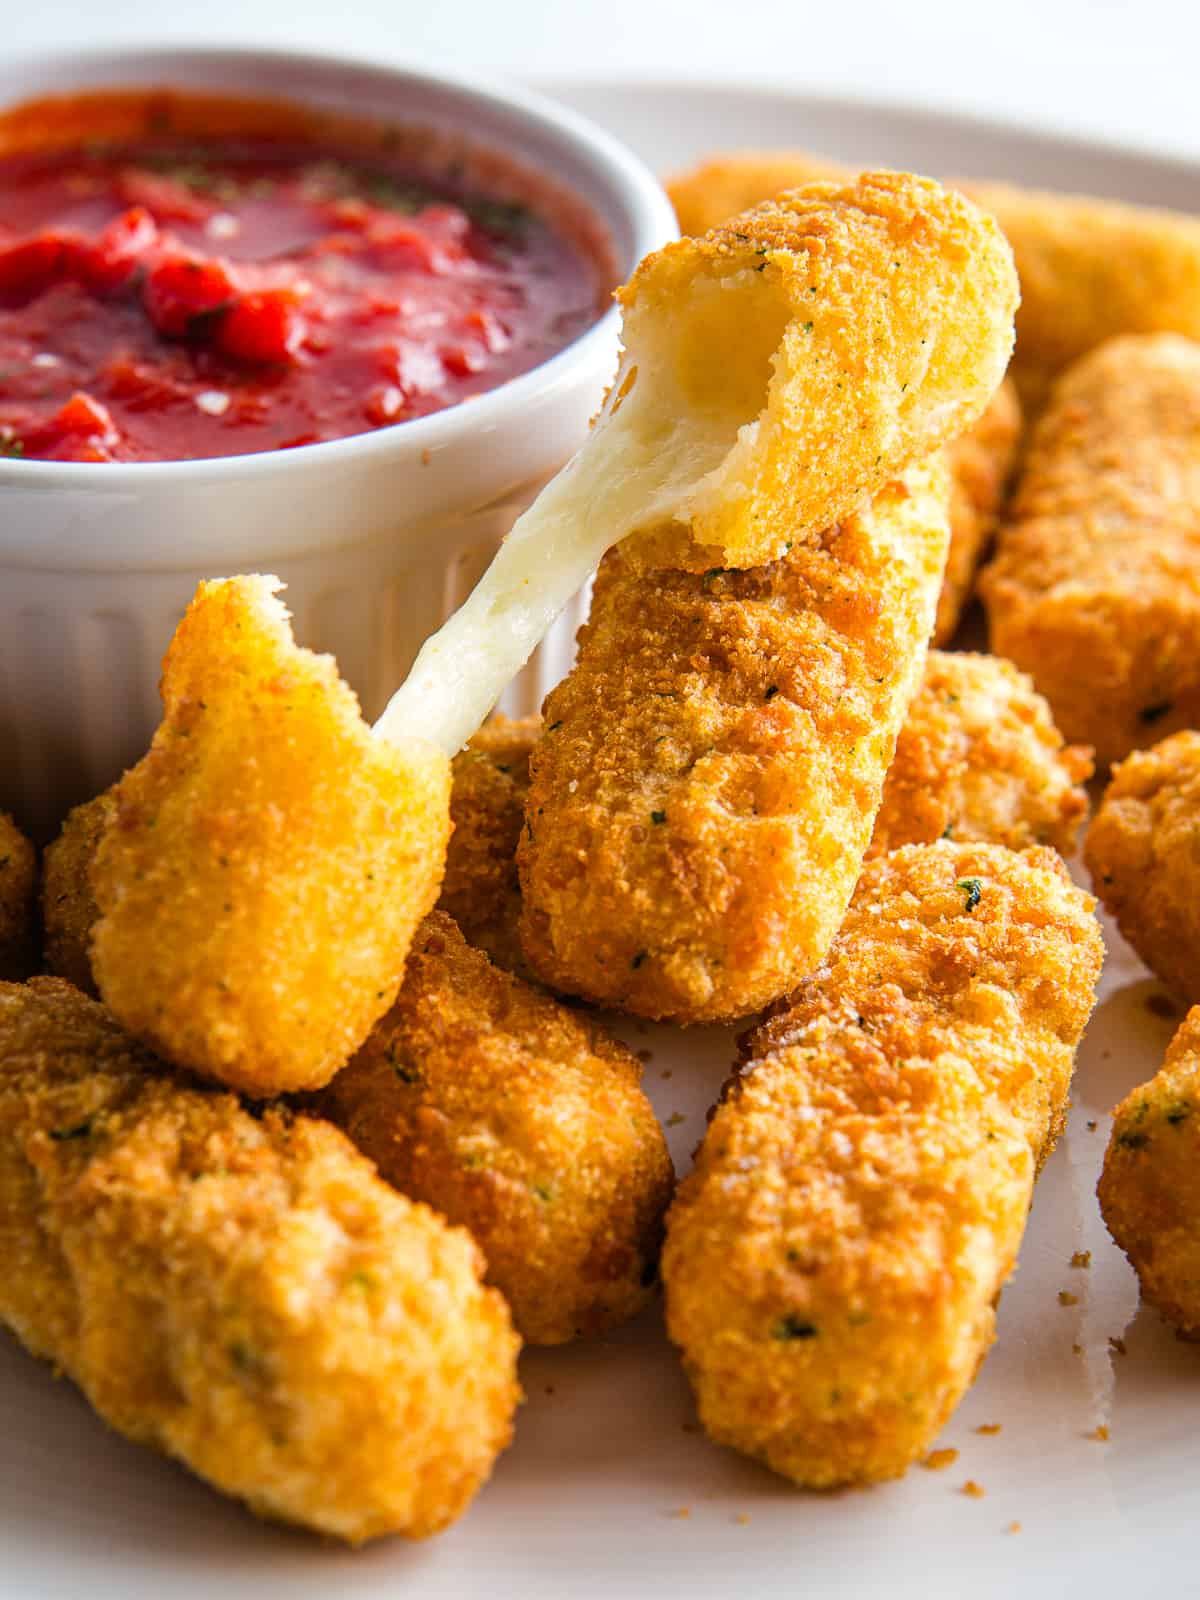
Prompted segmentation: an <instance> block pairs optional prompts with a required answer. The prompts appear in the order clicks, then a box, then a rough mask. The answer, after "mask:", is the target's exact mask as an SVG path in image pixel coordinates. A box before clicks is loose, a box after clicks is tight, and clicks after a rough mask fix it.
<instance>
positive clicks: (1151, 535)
mask: <svg viewBox="0 0 1200 1600" xmlns="http://www.w3.org/2000/svg"><path fill="white" fill-rule="evenodd" d="M980 592H981V593H982V595H983V600H984V604H985V605H986V607H987V612H988V622H989V627H990V632H991V645H992V648H993V649H994V650H995V651H996V652H997V654H999V655H1005V656H1008V657H1009V658H1010V659H1011V660H1013V661H1015V662H1016V664H1017V665H1018V666H1019V667H1021V668H1023V669H1024V670H1025V671H1026V672H1028V673H1029V674H1030V675H1031V676H1032V678H1033V680H1034V682H1035V683H1036V684H1037V686H1038V689H1039V690H1040V691H1041V692H1042V694H1044V695H1045V696H1046V698H1047V700H1049V702H1050V704H1051V706H1052V707H1053V708H1054V716H1055V721H1056V722H1057V723H1058V725H1059V727H1060V728H1061V729H1062V731H1063V733H1064V734H1065V735H1066V737H1067V738H1068V739H1071V740H1073V741H1076V742H1078V743H1081V744H1090V745H1092V746H1093V748H1094V749H1095V752H1096V760H1097V763H1098V764H1099V765H1101V766H1107V765H1109V764H1110V763H1111V762H1113V761H1119V760H1121V758H1122V757H1123V756H1126V755H1128V754H1129V752H1130V751H1131V750H1134V749H1137V748H1138V747H1140V746H1143V745H1147V744H1150V743H1151V742H1152V741H1153V740H1155V739H1158V738H1161V737H1162V735H1163V734H1164V733H1170V732H1173V731H1174V729H1175V728H1178V727H1181V726H1182V727H1187V726H1189V725H1191V724H1192V723H1194V722H1196V721H1198V720H1200V345H1196V344H1192V343H1191V342H1190V341H1189V340H1187V339H1181V338H1178V337H1176V336H1175V335H1174V334H1154V335H1135V336H1131V337H1129V338H1123V339H1114V340H1111V341H1110V342H1109V343H1108V344H1105V345H1102V346H1101V347H1100V348H1099V349H1098V350H1096V351H1094V352H1093V353H1092V354H1091V355H1089V356H1085V357H1084V359H1083V360H1082V361H1080V362H1079V363H1078V364H1077V365H1076V366H1074V367H1072V368H1071V370H1070V371H1069V372H1067V373H1066V374H1065V375H1064V376H1063V378H1062V379H1061V380H1060V381H1059V383H1058V384H1057V386H1056V387H1055V391H1054V394H1053V397H1052V398H1051V401H1050V404H1049V406H1048V407H1047V409H1046V411H1045V413H1044V414H1043V416H1042V417H1041V419H1040V421H1039V422H1038V424H1037V425H1036V427H1035V428H1034V430H1033V434H1032V437H1031V440H1030V444H1029V450H1028V453H1027V455H1026V458H1025V465H1024V470H1023V472H1022V474H1021V477H1020V480H1019V482H1018V484H1017V488H1016V493H1015V495H1014V497H1013V500H1012V503H1011V505H1010V507H1009V511H1008V515H1007V517H1006V520H1005V522H1004V524H1003V526H1002V527H1001V529H1000V537H999V541H998V544H997V550H996V557H995V560H994V561H993V562H992V563H991V565H990V566H988V567H986V568H985V569H984V572H983V575H982V577H981V579H980Z"/></svg>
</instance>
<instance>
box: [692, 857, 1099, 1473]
mask: <svg viewBox="0 0 1200 1600" xmlns="http://www.w3.org/2000/svg"><path fill="white" fill-rule="evenodd" d="M1091 904H1092V902H1091V900H1090V898H1089V897H1088V896H1087V895H1085V894H1084V893H1083V892H1082V891H1081V890H1079V889H1078V888H1076V887H1075V886H1074V885H1073V884H1072V883H1071V881H1070V878H1069V877H1068V875H1067V873H1066V871H1065V869H1064V868H1063V866H1062V864H1061V862H1060V861H1059V858H1058V857H1057V856H1056V855H1054V854H1053V852H1051V851H1049V850H1044V849H1038V850H1031V851H1027V852H1025V853H1023V854H1020V855H1018V854H1016V853H1014V852H1012V851H1009V850H1006V849H1004V848H1003V847H1001V846H994V845H993V846H988V845H956V844H952V843H949V842H943V843H939V844H933V845H916V846H909V847H906V848H904V849H901V850H898V851H894V852H893V853H892V854H891V855H888V856H884V857H881V858H879V859H878V860H876V861H874V862H872V863H871V864H869V865H868V866H867V867H866V869H865V870H864V872H863V876H862V881H861V883H860V885H859V887H858V890H857V892H856V894H855V898H854V903H853V905H852V907H851V909H850V912H849V914H848V916H847V918H846V922H845V924H844V926H843V928H842V931H841V932H840V934H839V935H838V938H837V940H836V941H835V943H834V946H833V948H832V950H831V951H830V954H829V959H828V961H827V962H826V964H825V965H824V966H823V967H822V968H821V969H820V970H819V971H818V972H817V973H816V974H814V976H813V977H811V978H810V979H808V980H807V981H806V982H805V983H804V984H802V985H801V987H800V989H799V990H798V991H797V993H796V994H795V995H794V996H793V997H792V998H791V1000H790V1001H789V1003H788V1004H787V1005H786V1006H784V1007H783V1008H782V1009H781V1010H780V1012H779V1013H778V1014H777V1015H775V1016H774V1017H772V1018H771V1019H770V1020H769V1021H767V1022H766V1023H765V1024H764V1025H763V1026H761V1027H760V1028H759V1029H757V1030H756V1031H755V1032H754V1033H753V1034H751V1035H750V1036H749V1037H748V1040H747V1042H746V1044H745V1047H744V1060H743V1062H742V1065H741V1067H740V1068H739V1070H738V1072H737V1073H736V1075H735V1076H734V1078H733V1079H732V1080H731V1082H730V1083H729V1084H728V1085H727V1087H726V1091H725V1094H724V1096H723V1099H722V1102H721V1104H720V1105H719V1107H718V1109H717V1111H716V1113H715V1115H714V1116H713V1118H712V1121H711V1123H710V1126H709V1129H708V1132H707V1134H706V1135H705V1138H704V1142H703V1144H702V1145H701V1147H700V1150H699V1152H698V1154H697V1159H696V1166H695V1169H694V1171H693V1172H692V1174H691V1175H690V1176H689V1177H687V1178H686V1179H684V1181H683V1183H682V1184H681V1185H680V1187H679V1190H678V1192H677V1195H676V1199H675V1202H674V1204H673V1205H672V1207H671V1211H670V1212H669V1214H668V1219H667V1243H666V1246H665V1249H664V1253H663V1281H664V1284H665V1287H666V1294H667V1325H668V1331H669V1333H670V1335H671V1338H672V1339H673V1340H674V1341H675V1343H676V1344H678V1345H679V1346H680V1347H681V1349H682V1351H683V1358H684V1363H685V1366H686V1368H687V1371H688V1375H689V1377H690V1379H691V1382H692V1386H693V1388H694V1390H695V1393H696V1400H697V1404H698V1407H699V1413H700V1418H701V1421H702V1422H703V1424H704V1426H705V1427H706V1429H707V1430H708V1432H709V1433H710V1434H711V1436H712V1437H713V1438H714V1439H715V1440H716V1441H718V1442H719V1443H722V1444H727V1445H732V1446H733V1447H734V1448H736V1449H738V1450H741V1451H743V1452H745V1453H746V1454H748V1455H751V1456H755V1457H757V1458H758V1459H760V1460H762V1461H765V1462H766V1463H767V1464H768V1465H769V1466H771V1467H773V1468H774V1469H775V1470H776V1471H777V1472H780V1473H783V1474H784V1475H785V1476H787V1477H789V1478H791V1479H793V1480H794V1481H795V1482H796V1483H799V1484H804V1485H808V1486H811V1487H815V1488H828V1487H832V1486H834V1485H837V1484H848V1483H868V1482H873V1481H875V1480H878V1479H882V1478H889V1477H894V1476H897V1475H898V1474H900V1473H902V1472H903V1471H904V1470H905V1468H906V1467H908V1466H909V1465H910V1464H911V1463H912V1462H913V1461H914V1460H916V1459H917V1458H918V1457H919V1456H920V1455H921V1454H923V1452H924V1451H925V1450H926V1449H927V1447H928V1445H929V1444H930V1442H931V1441H932V1440H933V1438H934V1437H935V1436H936V1434H937V1432H938V1430H939V1429H940V1428H941V1426H942V1424H943V1423H944V1422H945V1420H946V1418H947V1417H948V1416H949V1415H950V1413H951V1412H952V1411H953V1409H954V1407H955V1406H956V1405H957V1404H958V1402H959V1400H960V1399H961V1397H962V1395H963V1394H964V1392H965V1391H966V1389H967V1387H968V1385H969V1384H970V1383H971V1381H972V1379H973V1378H974V1376H975V1373H976V1371H977V1370H978V1367H979V1363H980V1361H981V1360H982V1358H983V1356H984V1355H985V1354H986V1352H987V1349H988V1346H989V1345H990V1343H991V1341H992V1337H993V1329H994V1326H995V1304H996V1297H997V1295H998V1293H999V1291H1000V1289H1001V1288H1002V1287H1003V1285H1004V1283H1005V1281H1006V1280H1007V1278H1008V1276H1009V1274H1010V1272H1011V1271H1012V1268H1013V1264H1014V1261H1015V1259H1016V1254H1017V1250H1018V1247H1019V1245H1020V1242H1021V1236H1022V1234H1023V1232H1024V1228H1025V1219H1026V1215H1027V1212H1028V1209H1029V1201H1030V1196H1031V1193H1032V1187H1033V1181H1034V1176H1035V1173H1036V1171H1037V1168H1038V1166H1039V1164H1040V1163H1041V1161H1042V1160H1043V1159H1044V1157H1045V1155H1046V1154H1047V1152H1048V1150H1049V1148H1050V1147H1051V1145H1052V1144H1053V1142H1054V1139H1055V1137H1056V1136H1057V1134H1058V1133H1059V1131H1060V1129H1061V1126H1062V1123H1063V1119H1064V1116H1065V1110H1066V1101H1067V1089H1068V1084H1069V1081H1070V1076H1071V1063H1072V1055H1073V1051H1074V1048H1075V1045H1076V1042H1077V1041H1078V1038H1079V1035H1080V1033H1081V1031H1082V1029H1083V1026H1084V1023H1085V1022H1086V1020H1087V1017H1088V1015H1089V1012H1090V1011H1091V1007H1092V1001H1093V990H1094V986H1095V983H1096V980H1097V978H1098V976H1099V973H1100V965H1101V959H1102V946H1101V940H1100V931H1099V928H1098V926H1097V923H1096V920H1095V917H1094V916H1093V915H1092V912H1091V909H1090V908H1091Z"/></svg>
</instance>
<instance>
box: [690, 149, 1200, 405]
mask: <svg viewBox="0 0 1200 1600" xmlns="http://www.w3.org/2000/svg"><path fill="white" fill-rule="evenodd" d="M853 174H854V169H853V168H852V167H847V166H845V165H843V164H841V163H839V162H835V161H830V160H828V159H827V158H826V157H824V156H816V155H811V154H809V153H807V152H805V151H802V150H773V151H748V152H746V153H744V154H735V155H726V156H718V157H715V158H713V159H712V160H709V161H705V162H703V163H701V165H699V166H698V167H695V168H693V169H692V170H691V171H689V172H686V173H681V174H679V175H678V176H676V177H674V178H672V179H670V180H668V183H667V192H668V193H669V194H670V196H671V199H672V202H673V203H674V206H675V212H676V215H677V216H678V218H679V226H680V228H681V230H682V231H683V232H684V233H705V232H707V231H708V229H710V228H713V227H716V225H717V224H718V223H720V222H723V221H724V220H725V219H726V218H727V217H731V216H733V215H734V214H735V213H736V212H739V211H744V210H746V209H747V207H749V206H753V205H757V204H758V203H759V202H760V201H762V200H766V199H768V198H769V197H770V196H771V195H774V194H778V193H779V191H780V190H781V189H790V188H794V187H795V186H796V185H797V184H807V183H812V182H813V181H815V180H828V181H833V182H839V183H845V182H848V181H849V180H850V179H851V178H852V177H853ZM950 181H951V182H953V183H955V184H956V186H958V187H961V189H962V191H963V193H964V194H967V195H969V196H970V197H971V199H972V200H974V201H975V202H976V204H978V205H980V206H982V207H983V209H984V210H985V211H987V212H990V213H991V215H992V216H994V217H995V218H996V220H997V222H999V224H1000V227H1001V228H1002V229H1003V230H1004V235H1005V237H1006V238H1007V240H1008V242H1009V244H1010V245H1011V246H1012V250H1013V256H1014V258H1015V260H1016V264H1017V274H1018V276H1019V278H1020V280H1021V305H1020V309H1019V310H1018V312H1017V348H1016V353H1015V355H1014V357H1013V365H1012V372H1013V377H1014V379H1015V381H1016V384H1017V387H1018V389H1019V390H1020V394H1021V400H1022V402H1023V403H1024V405H1025V407H1026V409H1027V411H1028V413H1029V415H1030V416H1036V415H1037V413H1038V412H1039V411H1040V410H1041V409H1042V407H1043V405H1044V404H1045V402H1046V399H1047V396H1048V394H1049V392H1050V387H1051V385H1052V383H1053V381H1054V379H1055V377H1056V376H1057V375H1058V374H1059V373H1060V372H1062V371H1063V370H1064V369H1065V368H1066V367H1068V366H1070V365H1071V363H1072V362H1073V361H1077V360H1078V359H1079V357H1080V356H1083V355H1086V354H1087V352H1088V351H1089V350H1094V349H1095V347H1096V346H1097V345H1098V344H1102V343H1103V342H1104V341H1105V340H1106V339H1111V338H1114V337H1115V336H1116V335H1117V334H1122V333H1180V334H1184V335H1185V336H1186V337H1188V338H1191V339H1200V220H1197V218H1196V217H1194V216H1189V215H1187V214H1186V213H1183V212H1178V211H1167V210H1161V209H1154V208H1151V207H1149V206H1133V205H1127V204H1125V203H1124V202H1122V201H1116V200H1100V199H1096V198H1095V197H1093V196H1090V195H1077V194H1054V193H1050V192H1048V191H1045V190H1038V189H1025V188H1022V187H1020V186H1019V185H1016V184H1007V183H981V182H977V181H976V180H974V179H969V180H958V179H951V180H950Z"/></svg>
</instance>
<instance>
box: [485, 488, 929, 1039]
mask: <svg viewBox="0 0 1200 1600" xmlns="http://www.w3.org/2000/svg"><path fill="white" fill-rule="evenodd" d="M947 495H948V484H947V474H946V469H945V464H944V462H943V461H942V460H941V459H940V458H935V459H933V460H930V461H928V462H926V463H924V464H923V465H922V466H920V467H917V468H911V469H910V470H909V471H908V473H907V474H906V475H905V477H904V478H903V479H901V480H900V481H898V482H896V483H894V484H892V485H890V486H889V487H888V488H887V489H885V490H884V491H883V492H882V493H881V494H879V495H878V496H877V497H876V499H875V501H874V502H873V503H872V504H871V505H870V506H869V507H867V508H865V509H864V510H863V511H861V512H859V513H857V514H855V515H853V516H850V517H847V518H846V519H845V520H844V521H843V522H841V523H837V524H835V525H834V526H833V527H832V528H830V529H829V530H828V532H827V534H826V535H825V537H824V538H823V539H822V540H821V541H820V542H819V543H817V544H808V543H804V544H800V545H798V546H797V547H796V549H794V550H793V551H792V552H791V554H790V555H788V556H786V557H784V559H783V560H781V561H778V562H776V563H775V564H774V565H772V566H769V567H759V568H756V569H754V570H752V571H750V572H715V573H709V574H706V575H705V576H703V577H700V576H696V575H693V574H691V573H684V572H668V571H664V572H656V573H652V574H649V575H641V574H639V573H637V572H635V571H631V570H630V568H629V566H628V564H627V563H626V561H625V560H624V558H623V553H622V552H620V551H615V552H613V554H612V555H610V556H609V557H608V558H607V560H606V562H605V564H604V565H603V566H602V567H601V570H600V573H599V576H598V578H597V581H596V590H595V594H594V597H593V600H592V613H591V616H590V618H589V620H588V622H587V624H586V626H585V627H584V628H582V629H581V630H580V634H579V658H578V661H577V663H576V666H575V668H574V670H573V671H572V672H571V674H570V675H569V677H567V678H566V679H565V680H564V681H563V682H562V683H561V684H559V685H558V687H557V688H556V689H554V690H553V691H552V692H551V693H550V694H549V696H548V697H547V699H546V704H545V732H544V733H543V735H542V738H541V740H540V742H539V743H538V745H537V747H536V749H535V750H534V753H533V756H532V759H531V762H530V789H529V795H528V797H527V800H526V808H525V815H526V828H525V832H524V836H523V838H522V840H521V844H520V849H519V851H518V855H517V861H518V866H519V868H520V874H521V888H522V894H523V913H522V924H521V937H522V943H523V945H524V948H525V953H526V955H527V957H528V959H529V961H530V964H531V965H532V967H533V969H534V971H535V972H536V973H537V974H538V975H539V976H540V977H541V978H543V979H544V980H545V981H546V982H547V983H549V984H550V985H551V986H552V987H554V988H556V989H560V990H564V991H567V992H569V993H572V994H579V995H583V996H584V997H585V998H587V999H589V1000H594V1001H598V1002H600V1003H602V1004H605V1005H615V1006H619V1007H621V1008H622V1009H623V1010H627V1011H633V1012H636V1013H638V1014H639V1015H641V1016H648V1017H657V1018H670V1019H671V1020H673V1021H676V1022H707V1021H713V1020H716V1019H719V1018H730V1017H738V1016H745V1015H746V1014H747V1013H748V1012H751V1011H756V1010H758V1009H759V1008H760V1007H762V1006H764V1005H767V1004H769V1003H770V1002H771V1001H772V1000H775V999H777V998H778V997H779V996H780V995H781V994H784V993H786V992H787V991H788V990H789V989H790V988H791V987H792V985H793V984H795V983H796V982H797V981H798V980H799V979H800V978H801V977H802V976H803V975H804V974H805V973H806V972H811V971H812V969H813V968H814V967H815V966H816V965H817V963H818V962H819V961H820V960H821V959H822V957H823V956H824V954H825V952H826V950H827V949H828V947H829V942H830V940H831V939H832V938H833V936H834V934H835V933H836V932H837V929H838V925H839V923H840V922H841V920H842V917H843V915H844V913H845V910H846V905H847V903H848V901H849V899H850V895H851V892H852V890H853V888H854V884H855V880H856V879H857V877H858V873H859V869H860V867H861V865H862V860H863V854H864V852H865V850H866V848H867V845H868V843H869V842H870V838H871V830H872V827H873V826H874V822H875V815H876V812H877V811H878V809H879V804H880V797H881V792H882V788H883V781H884V778H885V776H886V774H887V769H888V767H889V765H890V763H891V760H892V753H893V750H894V748H895V743H896V735H897V733H898V732H899V728H900V724H901V722H902V721H903V719H904V715H905V713H906V711H907V710H908V703H909V701H910V700H911V699H912V696H913V692H914V690H915V688H916V686H917V683H918V682H919V681H920V675H921V671H922V667H923V664H924V658H925V646H926V641H927V640H928V638H929V630H930V628H931V626H932V623H933V612H934V607H935V605H936V603H937V593H938V585H939V583H940V581H941V575H942V568H943V565H944V563H945V557H946V541H947V537H948V527H947V520H946V519H947Z"/></svg>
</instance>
